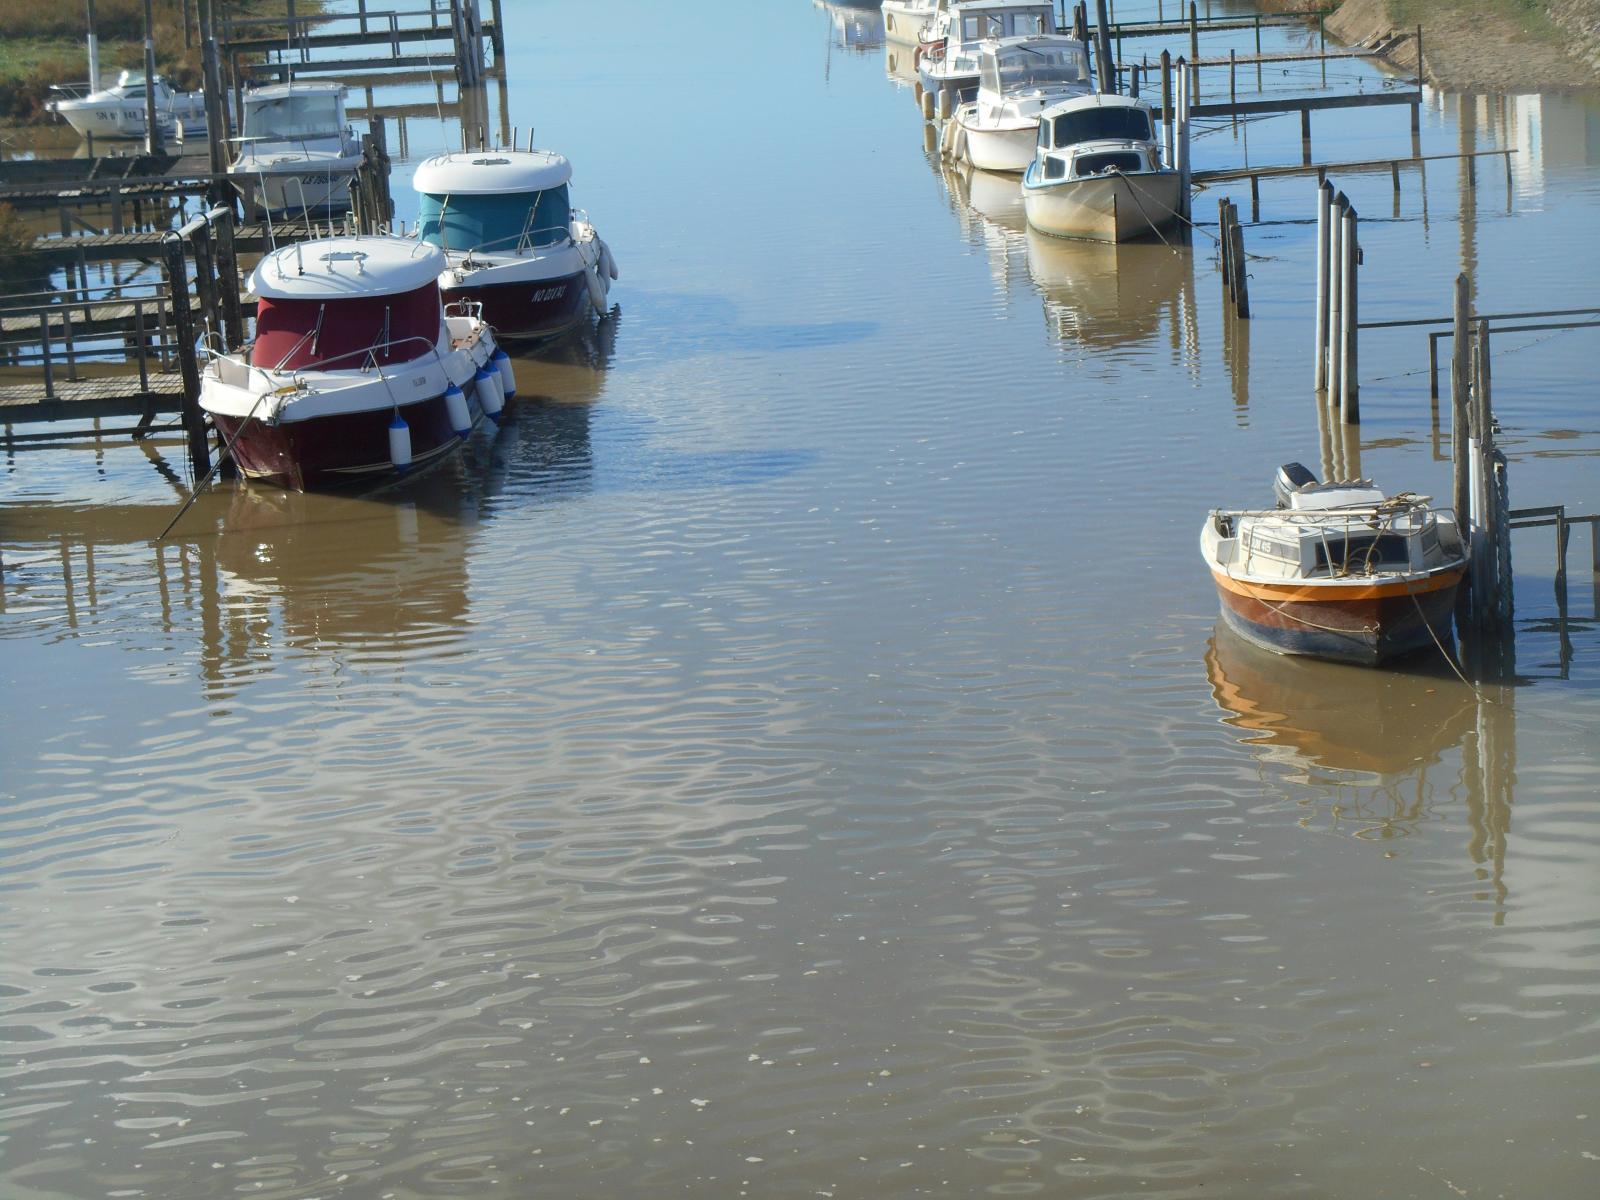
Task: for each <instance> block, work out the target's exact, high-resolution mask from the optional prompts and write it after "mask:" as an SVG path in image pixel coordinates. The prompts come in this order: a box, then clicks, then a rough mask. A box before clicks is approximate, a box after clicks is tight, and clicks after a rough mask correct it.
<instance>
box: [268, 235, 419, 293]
mask: <svg viewBox="0 0 1600 1200" xmlns="http://www.w3.org/2000/svg"><path fill="white" fill-rule="evenodd" d="M444 269H445V257H444V251H442V250H440V249H439V248H438V247H437V246H431V245H429V244H428V243H427V242H419V241H416V240H414V239H412V238H398V237H380V236H362V237H337V238H322V239H320V240H318V241H312V242H297V243H296V244H295V245H293V246H284V247H282V248H281V249H278V250H274V251H273V252H272V253H271V254H269V255H267V256H266V257H265V258H263V259H262V260H261V262H260V263H258V264H257V266H256V269H255V270H254V271H252V272H251V273H250V291H251V292H252V293H254V294H255V295H257V296H260V297H263V298H265V299H268V300H316V299H327V300H351V299H356V298H358V297H365V296H394V295H399V294H400V293H402V292H412V291H415V290H416V289H417V288H420V287H422V286H423V285H424V284H426V283H429V282H431V281H433V280H436V279H438V277H439V274H440V272H442V271H443V270H444Z"/></svg>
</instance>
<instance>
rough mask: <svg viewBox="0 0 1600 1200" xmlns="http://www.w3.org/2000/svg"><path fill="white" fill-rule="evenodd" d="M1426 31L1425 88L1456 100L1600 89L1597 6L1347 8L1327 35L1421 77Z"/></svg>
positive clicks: (1367, 0)
mask: <svg viewBox="0 0 1600 1200" xmlns="http://www.w3.org/2000/svg"><path fill="white" fill-rule="evenodd" d="M1418 24H1420V25H1421V26H1422V54H1423V59H1424V63H1423V66H1424V74H1425V75H1426V77H1427V79H1428V82H1430V83H1432V84H1434V85H1436V86H1438V87H1442V88H1448V89H1449V90H1451V91H1459V92H1533V91H1571V90H1575V89H1581V88H1592V87H1597V86H1600V69H1597V62H1600V0H1546V2H1544V3H1541V4H1538V5H1536V6H1534V7H1533V8H1531V9H1523V8H1521V7H1520V6H1516V5H1512V4H1508V3H1503V2H1502V0H1429V2H1428V3H1426V4H1421V3H1418V2H1417V0H1345V3H1344V4H1342V5H1341V6H1340V7H1339V10H1338V11H1337V12H1336V13H1334V14H1333V15H1332V16H1331V17H1329V18H1328V21H1327V28H1328V32H1329V33H1330V34H1332V35H1333V36H1334V37H1336V38H1338V39H1339V40H1340V41H1343V42H1345V43H1347V44H1350V45H1362V46H1368V47H1371V48H1375V49H1379V50H1381V51H1382V52H1383V55H1384V57H1385V58H1386V59H1388V60H1389V61H1390V62H1391V63H1393V64H1394V65H1395V66H1396V67H1398V68H1399V69H1401V70H1403V71H1411V72H1414V71H1415V70H1416V69H1417V42H1416V34H1415V30H1416V27H1417V25H1418Z"/></svg>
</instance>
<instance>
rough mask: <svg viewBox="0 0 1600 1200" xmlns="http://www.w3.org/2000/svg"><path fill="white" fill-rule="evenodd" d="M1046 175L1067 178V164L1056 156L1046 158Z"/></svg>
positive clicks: (1053, 177)
mask: <svg viewBox="0 0 1600 1200" xmlns="http://www.w3.org/2000/svg"><path fill="white" fill-rule="evenodd" d="M1044 177H1045V178H1046V179H1065V178H1066V177H1067V164H1066V163H1065V162H1064V161H1063V160H1061V159H1059V158H1055V157H1054V156H1052V157H1050V158H1047V159H1045V160H1044Z"/></svg>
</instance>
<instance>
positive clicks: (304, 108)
mask: <svg viewBox="0 0 1600 1200" xmlns="http://www.w3.org/2000/svg"><path fill="white" fill-rule="evenodd" d="M345 94H346V88H345V86H344V84H342V83H281V84H274V85H272V86H270V87H264V88H257V89H256V90H255V91H252V92H246V93H245V96H244V125H243V128H242V130H241V136H240V138H239V155H238V157H237V158H236V159H234V161H233V164H232V165H231V166H229V168H228V173H229V174H230V175H232V176H234V177H235V179H234V186H235V187H236V188H238V189H239V191H240V192H241V193H242V194H244V195H245V196H246V197H247V198H248V197H249V196H250V195H251V192H252V190H253V191H254V195H255V204H256V208H257V210H258V211H259V210H265V211H267V212H269V213H271V214H272V215H274V216H277V215H279V214H299V213H306V214H312V215H315V214H326V213H330V212H343V211H344V210H345V209H347V208H349V207H350V178H351V176H352V175H354V174H355V169H356V167H358V166H360V165H361V141H360V139H359V138H357V137H356V134H355V130H353V129H352V128H351V127H350V124H349V121H348V119H347V118H346V116H345ZM246 180H248V181H249V182H248V183H246V182H245V181H246ZM252 185H253V187H252Z"/></svg>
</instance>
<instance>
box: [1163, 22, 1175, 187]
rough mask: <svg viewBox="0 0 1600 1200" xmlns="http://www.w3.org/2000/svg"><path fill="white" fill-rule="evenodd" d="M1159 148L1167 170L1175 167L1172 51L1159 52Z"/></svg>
mask: <svg viewBox="0 0 1600 1200" xmlns="http://www.w3.org/2000/svg"><path fill="white" fill-rule="evenodd" d="M1161 147H1162V149H1163V150H1164V151H1165V158H1164V161H1165V162H1166V164H1167V169H1168V170H1171V169H1172V168H1173V167H1174V166H1176V165H1177V159H1175V158H1174V157H1173V146H1172V51H1170V50H1163V51H1162V52H1161Z"/></svg>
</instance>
